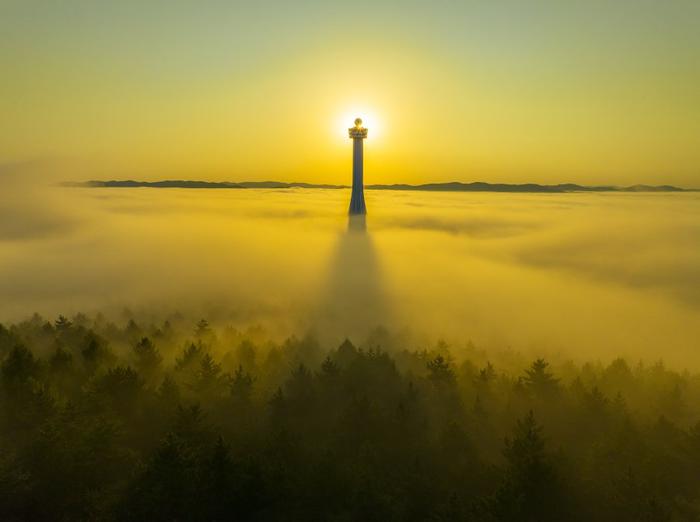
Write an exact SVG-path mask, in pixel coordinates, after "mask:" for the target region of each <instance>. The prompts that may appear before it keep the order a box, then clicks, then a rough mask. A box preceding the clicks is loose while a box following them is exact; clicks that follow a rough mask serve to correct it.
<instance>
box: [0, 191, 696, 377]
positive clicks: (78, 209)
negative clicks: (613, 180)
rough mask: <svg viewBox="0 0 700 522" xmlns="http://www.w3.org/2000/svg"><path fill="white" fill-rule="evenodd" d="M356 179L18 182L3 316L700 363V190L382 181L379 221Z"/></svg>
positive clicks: (2, 239) (4, 255)
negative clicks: (355, 198)
mask: <svg viewBox="0 0 700 522" xmlns="http://www.w3.org/2000/svg"><path fill="white" fill-rule="evenodd" d="M349 195H350V194H349V191H347V190H308V189H306V190H305V189H287V190H253V189H245V190H202V189H200V190H197V189H149V188H136V189H127V188H67V187H56V186H51V187H41V188H37V187H29V186H23V185H21V184H18V185H17V186H16V187H14V188H13V187H11V186H10V187H9V188H6V189H5V191H4V193H3V195H0V322H7V321H16V320H21V319H24V318H27V317H29V316H30V315H31V314H32V313H33V312H38V313H40V314H42V315H44V316H45V317H48V318H55V317H56V316H57V315H58V314H59V313H61V314H65V315H69V316H70V315H72V314H75V313H77V312H85V313H88V314H92V313H96V312H102V313H104V314H107V315H108V316H111V317H114V318H115V320H120V318H123V317H126V316H127V315H129V314H141V315H142V316H150V317H154V318H165V317H168V316H169V315H170V314H175V313H180V314H183V315H185V316H192V317H193V318H196V319H198V318H200V317H204V318H207V319H208V320H209V321H210V322H212V323H227V324H232V325H234V326H240V327H245V326H246V325H261V326H263V327H264V328H266V329H267V330H268V331H269V332H271V334H272V335H276V336H280V337H283V336H288V335H290V334H293V333H297V334H299V333H304V332H307V331H313V332H316V333H317V334H318V335H319V336H321V338H323V339H324V340H327V342H335V341H336V340H338V339H341V338H343V337H345V336H350V337H351V338H353V339H354V340H358V341H361V339H362V338H363V336H366V335H367V334H368V332H369V331H370V330H372V329H374V328H376V327H377V326H383V327H385V328H387V329H389V330H390V331H401V332H404V333H406V335H407V337H406V338H407V339H408V338H411V339H413V341H411V342H415V344H416V345H420V343H421V342H432V341H434V340H436V339H445V340H447V341H448V342H450V343H451V344H452V345H453V346H457V347H458V346H460V344H466V343H467V342H468V341H472V342H473V343H474V344H476V345H477V346H479V347H483V348H484V349H499V350H504V349H513V350H518V351H522V352H530V351H532V352H534V353H538V354H543V355H544V354H551V353H563V354H565V355H567V356H571V357H573V358H579V357H581V358H583V357H586V358H590V357H596V358H600V359H602V360H609V359H611V358H613V357H616V356H626V357H631V358H632V359H633V360H634V359H635V358H645V359H647V360H648V359H657V358H663V359H664V360H666V361H668V362H670V363H672V364H682V365H684V366H688V367H696V368H697V367H699V366H700V194H697V193H686V194H615V193H589V194H583V193H575V194H503V193H435V192H418V191H370V192H368V193H367V195H366V198H367V207H368V211H369V215H368V216H367V220H366V230H365V231H363V230H361V229H360V230H358V229H351V230H349V229H348V218H347V215H346V208H347V204H348V199H349ZM409 336H410V337H409ZM415 347H416V346H411V348H415Z"/></svg>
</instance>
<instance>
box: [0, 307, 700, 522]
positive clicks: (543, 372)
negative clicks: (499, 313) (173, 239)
mask: <svg viewBox="0 0 700 522" xmlns="http://www.w3.org/2000/svg"><path fill="white" fill-rule="evenodd" d="M457 354H459V355H460V357H459V359H457V358H455V356H456V355H457ZM699 419H700V376H698V375H691V374H688V373H687V372H686V373H679V372H677V371H673V370H671V369H668V368H666V367H664V365H663V364H662V363H660V362H658V363H654V364H651V365H649V364H644V363H641V362H636V361H635V362H634V363H630V362H627V361H625V360H622V359H616V360H614V361H612V362H611V363H609V364H601V363H599V362H591V363H587V364H584V365H576V364H574V363H572V362H567V361H552V364H551V365H550V364H549V363H548V362H547V361H544V360H542V359H537V360H534V361H532V360H529V361H526V360H524V359H522V357H520V356H518V355H517V354H515V353H512V352H506V353H493V354H486V353H484V352H483V351H482V350H480V349H478V348H477V347H475V346H474V345H472V344H471V343H467V344H466V345H465V346H460V347H458V349H454V350H453V349H451V348H450V347H449V346H447V345H446V344H445V343H442V342H438V343H437V344H435V345H434V346H430V347H413V346H409V345H408V343H407V341H406V340H405V339H402V338H401V337H396V336H393V335H391V334H389V333H388V332H386V331H383V330H378V331H377V332H375V333H374V334H373V335H372V336H371V337H370V339H368V340H366V341H364V342H363V343H361V344H360V345H359V346H356V345H354V344H353V343H351V342H350V341H345V342H343V343H342V344H341V345H340V346H320V345H319V343H318V342H317V341H316V340H315V339H314V338H313V337H312V336H306V337H303V338H295V337H291V338H289V339H287V340H286V341H284V342H283V343H277V342H274V341H271V340H270V339H268V338H267V335H266V334H265V332H264V331H262V330H261V329H260V328H251V329H248V330H246V331H240V330H237V329H235V328H232V327H222V328H214V327H212V326H211V325H210V324H208V323H207V321H205V320H200V321H199V322H197V323H196V324H195V323H194V322H189V321H187V320H186V319H183V318H182V317H180V316H174V317H173V318H171V319H170V320H169V321H165V322H162V323H161V322H158V323H151V322H146V321H143V322H142V321H140V320H139V319H138V318H131V319H128V320H125V322H124V324H116V323H114V322H111V321H109V320H106V319H105V318H103V317H99V316H98V317H96V318H88V317H86V316H84V315H78V316H76V317H74V318H72V319H70V320H69V319H67V318H65V317H59V318H58V319H57V320H55V321H47V320H45V319H43V318H41V317H39V316H34V317H33V318H31V319H30V320H28V321H25V322H22V323H19V324H12V325H7V326H2V325H0V520H3V521H20V520H21V521H24V520H71V521H76V520H134V521H143V520H149V521H160V520H162V521H173V520H182V521H190V520H192V521H213V520H244V521H260V520H262V521H266V520H269V521H279V520H290V521H291V520H319V521H320V520H323V521H326V520H337V521H356V520H357V521H375V520H376V521H414V520H415V521H461V520H463V521H481V522H487V521H488V522H492V521H533V522H534V521H538V522H546V521H557V522H560V521H571V520H573V521H578V520H580V521H589V520H590V521H615V522H620V521H623V522H624V521H630V522H632V521H634V522H637V521H642V520H643V521H671V520H679V521H680V520H683V521H685V520H687V521H690V520H698V517H700V487H699V486H700V479H699V478H698V469H700V423H698V420H699Z"/></svg>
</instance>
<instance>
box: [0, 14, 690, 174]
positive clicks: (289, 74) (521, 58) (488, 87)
mask: <svg viewBox="0 0 700 522" xmlns="http://www.w3.org/2000/svg"><path fill="white" fill-rule="evenodd" d="M0 71H2V77H1V81H0V164H8V163H14V162H25V161H37V160H38V161H41V162H43V163H44V164H46V165H55V166H62V168H64V169H65V168H66V166H67V168H68V170H67V172H69V173H70V174H69V177H72V178H73V179H76V178H77V179H85V178H92V179H105V178H139V179H163V178H189V179H212V180H216V179H226V180H234V181H235V180H260V179H276V180H287V181H292V180H299V181H310V182H329V183H349V182H350V166H349V162H350V144H349V143H348V139H347V137H346V128H347V127H348V126H349V125H351V123H352V119H353V117H354V116H355V115H356V114H360V115H363V116H365V117H366V120H367V121H368V125H367V126H368V127H369V132H370V138H369V139H368V140H367V143H366V147H367V153H366V182H368V183H375V182H377V183H385V182H410V183H416V182H428V181H447V180H463V181H473V180H483V181H491V182H530V181H532V182H543V183H558V182H580V183H588V184H593V183H610V184H632V183H654V184H661V183H671V184H677V185H682V186H687V187H700V2H698V1H697V0H687V1H683V0H670V1H650V0H635V1H629V0H618V1H615V2H609V1H599V0H588V1H561V0H558V1H544V0H542V1H501V2H494V1H468V0H463V1H439V0H435V1H430V2H427V1H426V2H416V1H401V2H399V1H396V2H371V1H364V0H354V1H346V2H329V1H320V0H319V1H313V0H307V1H296V2H288V1H285V2H271V1H267V2H265V1H259V2H236V1H210V2H195V1H188V2H185V1H174V0H169V1H150V2H141V1H138V2H137V1H126V0H122V1H119V2H117V1H113V2H105V1H97V0H92V1H78V0H74V1H64V2H57V1H44V2H39V1H31V0H22V1H12V0H10V1H2V0H0Z"/></svg>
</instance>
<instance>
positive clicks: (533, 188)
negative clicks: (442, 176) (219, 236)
mask: <svg viewBox="0 0 700 522" xmlns="http://www.w3.org/2000/svg"><path fill="white" fill-rule="evenodd" d="M63 185H64V186H70V187H116V188H119V187H122V188H136V187H149V188H200V189H256V188H257V189H261V188H263V189H288V188H313V189H344V188H349V187H348V186H347V185H332V184H317V183H287V182H282V181H242V182H231V181H191V180H165V181H134V180H109V181H99V180H92V181H84V182H66V183H63ZM365 189H367V190H424V191H431V192H529V193H542V192H543V193H562V192H694V190H693V189H683V188H680V187H674V186H672V185H631V186H629V187H616V186H613V185H599V186H586V185H578V184H576V183H562V184H559V185H540V184H538V183H521V184H511V183H486V182H483V181H474V182H471V183H462V182H460V181H452V182H447V183H424V184H421V185H408V184H403V183H398V184H392V185H381V184H375V185H365Z"/></svg>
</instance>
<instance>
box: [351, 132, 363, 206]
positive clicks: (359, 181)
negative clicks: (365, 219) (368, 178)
mask: <svg viewBox="0 0 700 522" xmlns="http://www.w3.org/2000/svg"><path fill="white" fill-rule="evenodd" d="M363 159H364V158H363V139H362V138H353V140H352V197H351V198H350V214H366V213H367V208H366V207H365V191H364V179H363V178H364V173H363Z"/></svg>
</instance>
